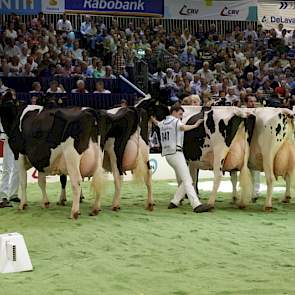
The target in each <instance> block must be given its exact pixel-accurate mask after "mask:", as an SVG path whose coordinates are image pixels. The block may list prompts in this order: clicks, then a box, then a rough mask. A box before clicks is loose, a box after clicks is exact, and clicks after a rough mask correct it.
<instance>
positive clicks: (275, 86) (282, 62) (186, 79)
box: [0, 13, 295, 107]
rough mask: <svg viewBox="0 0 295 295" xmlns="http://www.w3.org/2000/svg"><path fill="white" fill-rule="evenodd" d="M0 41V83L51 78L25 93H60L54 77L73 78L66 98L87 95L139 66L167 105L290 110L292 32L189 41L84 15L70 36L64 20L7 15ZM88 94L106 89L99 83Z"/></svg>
mask: <svg viewBox="0 0 295 295" xmlns="http://www.w3.org/2000/svg"><path fill="white" fill-rule="evenodd" d="M0 34H1V35H0V59H1V63H0V76H10V77H15V76H26V77H42V78H44V77H45V78H46V77H48V78H50V79H52V82H51V84H50V88H49V89H40V84H38V82H36V83H34V85H32V91H33V92H40V91H43V92H47V93H64V92H65V90H64V88H63V85H60V84H58V83H57V81H56V80H54V77H77V79H78V81H77V86H76V88H75V89H73V90H72V92H78V93H87V92H88V90H87V89H86V88H85V83H84V80H85V78H88V77H92V78H98V79H99V78H104V79H116V77H117V76H118V75H123V76H125V77H127V78H128V79H129V80H130V81H131V82H134V75H135V71H134V67H135V61H136V59H143V60H144V61H146V63H147V64H148V67H149V72H150V73H151V74H152V75H151V77H152V78H151V83H152V87H153V88H154V89H156V90H157V91H158V94H157V95H159V96H160V97H162V98H163V99H166V100H168V101H171V102H175V101H178V100H180V101H183V103H185V104H192V103H194V104H200V105H205V106H211V105H224V104H225V105H237V106H239V105H241V104H243V103H244V102H245V101H246V100H247V97H249V96H253V95H254V96H256V98H257V101H258V102H261V103H269V104H270V103H271V105H274V106H275V105H277V106H279V105H282V106H286V107H290V106H292V105H293V101H294V100H295V82H294V76H295V31H287V30H285V29H284V27H283V25H279V26H278V28H274V29H272V30H269V31H266V30H263V28H262V26H261V25H258V27H257V29H256V30H254V29H253V27H252V25H250V24H249V25H248V27H247V29H246V30H244V31H241V30H240V27H238V26H237V27H236V28H235V29H234V31H233V32H228V33H226V34H225V35H222V34H218V32H217V30H216V27H215V25H214V24H212V25H211V26H210V29H209V30H208V31H205V30H204V29H203V27H202V25H199V26H198V30H197V32H196V33H195V34H192V33H191V32H190V31H189V29H185V30H184V31H183V32H181V31H179V30H177V29H176V30H174V31H173V32H171V33H167V32H166V31H165V29H164V27H163V26H162V25H161V24H160V22H159V23H156V24H154V25H153V26H151V25H150V23H149V19H148V18H147V19H145V20H144V21H143V22H142V23H141V25H140V27H135V26H134V24H133V23H129V24H128V26H127V27H124V28H121V27H119V25H118V22H117V21H116V20H115V19H114V20H113V22H112V25H111V26H110V27H107V26H106V25H105V24H104V22H103V21H102V19H98V20H96V21H94V19H93V18H91V17H90V16H85V19H84V20H83V22H82V23H81V24H80V29H79V30H78V31H77V30H76V31H75V30H73V26H72V24H71V22H70V20H69V19H68V17H67V15H66V14H64V15H63V16H62V18H61V19H59V20H58V21H57V23H56V24H51V23H47V22H46V21H45V18H44V15H43V14H42V13H40V14H39V15H38V17H36V18H33V19H32V20H30V21H28V22H27V23H22V22H21V18H20V17H19V16H17V15H11V17H10V18H9V20H8V22H7V23H5V24H4V25H3V26H2V27H1V32H0ZM163 56H165V57H168V59H169V60H168V61H167V60H166V61H165V63H163ZM167 64H169V66H167ZM1 87H2V86H1ZM95 92H96V93H109V90H107V89H105V88H104V85H103V82H102V81H101V80H99V81H98V82H97V84H96V90H95ZM191 95H193V96H192V97H190V96H191Z"/></svg>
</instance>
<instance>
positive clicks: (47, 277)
mask: <svg viewBox="0 0 295 295" xmlns="http://www.w3.org/2000/svg"><path fill="white" fill-rule="evenodd" d="M280 185H282V183H281V184H280ZM83 186H86V183H84V184H83ZM175 189H176V188H175V187H174V186H170V185H168V183H167V182H165V181H159V182H156V181H155V182H154V198H155V204H156V207H155V211H154V212H148V211H145V210H144V207H145V200H146V198H145V195H146V191H145V188H144V187H143V186H139V185H135V184H132V183H125V184H124V187H123V192H122V195H123V198H122V202H121V208H122V210H121V211H120V212H112V211H111V210H110V206H111V200H112V193H113V187H112V185H109V188H108V189H107V190H106V193H105V196H104V197H103V199H102V204H103V206H102V208H103V211H102V212H101V213H100V215H98V216H97V217H90V216H88V213H89V212H90V210H89V208H90V205H91V203H92V198H91V197H87V198H86V201H85V202H84V203H83V204H82V206H81V214H82V215H81V217H80V219H79V220H78V221H77V222H73V221H72V220H70V219H68V217H69V215H70V202H68V205H67V206H66V207H58V206H57V205H55V203H56V199H57V195H58V192H59V185H58V184H49V185H48V192H49V197H50V201H51V208H50V209H47V210H46V209H41V208H40V205H39V204H40V201H41V194H40V191H39V188H38V186H37V185H29V187H28V197H29V208H28V210H27V211H24V212H18V211H17V210H16V206H15V207H14V208H5V209H0V233H5V232H19V233H21V234H23V235H24V237H25V240H26V243H27V246H28V249H29V253H30V256H31V259H32V263H33V266H34V270H33V271H32V272H27V273H14V274H5V275H4V274H0V295H35V294H36V295H37V294H38V295H47V294H58V295H70V294H75V295H84V294H85V295H90V294H103V295H121V294H122V295H125V294H126V295H164V294H165V295H166V294H167V295H195V294H196V295H197V294H201V295H202V294H218V295H229V294H233V295H238V294H247V295H248V294H249V295H252V294H272V295H277V294H289V295H293V294H295V204H294V203H291V204H288V205H283V204H281V203H280V202H279V200H280V198H281V197H282V194H278V193H277V194H275V198H274V207H275V209H274V211H273V212H272V213H265V212H263V211H262V206H263V201H264V196H262V198H261V200H259V201H258V202H257V204H251V205H250V207H249V208H248V209H246V210H244V211H241V210H239V209H236V208H235V207H234V206H233V205H231V204H230V194H227V193H223V194H219V197H218V202H217V203H216V209H215V210H214V211H213V212H212V213H207V214H195V213H193V212H192V211H191V208H190V206H189V204H188V203H187V202H185V204H184V205H183V206H182V207H181V208H178V209H174V210H168V209H167V205H168V203H169V200H170V198H171V196H172V194H173V192H174V191H175ZM208 189H209V188H208ZM84 192H85V194H86V195H87V193H88V188H87V189H86V188H85V189H84ZM202 196H203V198H204V199H207V197H208V193H207V192H202ZM69 199H71V198H70V197H69Z"/></svg>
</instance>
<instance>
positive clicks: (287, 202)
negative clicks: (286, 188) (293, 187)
mask: <svg viewBox="0 0 295 295" xmlns="http://www.w3.org/2000/svg"><path fill="white" fill-rule="evenodd" d="M290 201H291V197H290V196H285V198H284V199H283V200H282V203H284V204H289V203H290Z"/></svg>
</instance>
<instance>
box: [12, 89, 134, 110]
mask: <svg viewBox="0 0 295 295" xmlns="http://www.w3.org/2000/svg"><path fill="white" fill-rule="evenodd" d="M33 96H35V97H40V96H42V94H40V93H39V94H38V93H24V92H18V93H16V97H17V99H18V100H19V101H21V102H23V103H25V104H30V103H31V99H32V97H33ZM122 99H124V100H126V101H127V102H128V105H130V106H132V105H134V104H135V102H136V99H137V97H136V95H134V94H121V93H112V94H93V93H88V94H79V93H69V94H64V93H58V94H54V95H53V94H51V95H50V99H49V100H55V101H56V102H57V103H58V104H59V105H61V106H64V107H68V106H80V107H91V108H95V109H110V108H112V107H116V106H119V105H120V102H121V100H122Z"/></svg>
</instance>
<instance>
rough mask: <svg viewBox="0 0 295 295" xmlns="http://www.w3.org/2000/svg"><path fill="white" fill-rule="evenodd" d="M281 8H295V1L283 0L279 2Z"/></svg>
mask: <svg viewBox="0 0 295 295" xmlns="http://www.w3.org/2000/svg"><path fill="white" fill-rule="evenodd" d="M279 5H280V7H279V9H287V8H291V9H295V2H286V1H282V2H279Z"/></svg>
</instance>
